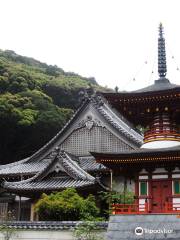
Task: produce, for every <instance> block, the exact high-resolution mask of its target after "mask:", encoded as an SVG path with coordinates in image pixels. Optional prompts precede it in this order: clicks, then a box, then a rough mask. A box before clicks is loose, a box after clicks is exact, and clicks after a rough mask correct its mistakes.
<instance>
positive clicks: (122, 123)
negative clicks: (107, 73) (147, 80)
mask: <svg viewBox="0 0 180 240" xmlns="http://www.w3.org/2000/svg"><path fill="white" fill-rule="evenodd" d="M90 103H91V104H92V105H93V106H94V107H95V109H96V110H97V111H98V112H99V114H100V115H101V116H102V117H103V118H104V119H105V120H106V121H108V123H109V124H110V125H111V126H112V127H114V128H115V129H116V130H118V131H119V133H120V134H121V135H124V136H125V137H126V138H128V139H129V140H131V141H133V142H136V144H137V145H139V146H140V145H141V144H142V142H143V137H142V136H141V135H140V134H139V133H137V132H136V131H135V130H134V129H133V127H132V126H131V125H130V124H129V123H128V122H126V120H125V119H124V118H123V117H122V116H121V115H120V114H119V113H117V112H116V110H115V109H111V107H110V106H109V105H108V104H107V103H106V100H105V99H103V98H100V96H96V97H94V98H92V99H87V100H85V101H84V103H83V104H82V105H81V107H80V108H79V109H78V110H77V111H76V112H75V114H74V115H73V116H72V118H71V119H70V120H69V122H68V123H67V124H66V125H65V126H64V128H63V129H62V130H61V131H60V132H59V133H58V134H57V135H56V136H55V137H54V138H53V139H51V140H50V141H49V142H48V143H47V144H46V145H44V146H43V147H42V148H41V149H40V150H38V151H37V152H36V153H35V154H33V155H32V156H31V157H29V158H26V159H23V160H21V161H17V162H15V163H10V164H7V165H1V166H0V177H4V176H9V177H11V176H17V175H18V174H19V175H34V174H36V173H38V172H41V171H42V170H43V169H44V168H46V167H47V166H48V164H49V161H51V158H52V156H51V157H49V154H48V155H47V156H48V157H47V156H45V157H43V158H42V157H41V155H43V154H45V153H46V152H47V151H48V149H51V151H50V153H52V152H53V151H54V149H55V148H56V147H57V144H58V140H59V139H60V138H61V135H62V134H63V133H64V132H65V131H66V129H67V128H68V127H69V125H71V124H72V123H73V121H74V120H75V119H76V118H77V117H78V115H79V113H80V112H81V111H83V109H84V108H85V107H86V106H87V105H88V104H90ZM69 157H70V154H69ZM71 157H72V160H74V158H75V156H71ZM71 157H70V158H71ZM77 162H78V163H79V166H80V167H81V168H82V169H84V170H85V171H88V172H92V171H103V170H105V169H106V167H104V166H103V165H102V164H99V163H96V162H95V160H94V158H91V157H79V159H77ZM65 169H66V167H65V168H63V169H61V170H62V171H65V172H66V170H65Z"/></svg>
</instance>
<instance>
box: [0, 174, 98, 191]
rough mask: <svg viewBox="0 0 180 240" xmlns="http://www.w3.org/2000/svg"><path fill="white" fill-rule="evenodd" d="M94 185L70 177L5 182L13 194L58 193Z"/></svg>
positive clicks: (5, 185)
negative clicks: (32, 192)
mask: <svg viewBox="0 0 180 240" xmlns="http://www.w3.org/2000/svg"><path fill="white" fill-rule="evenodd" d="M90 185H94V182H91V181H88V180H76V179H72V178H69V177H63V178H57V179H56V178H53V177H52V178H48V179H46V180H38V181H36V180H35V179H34V180H33V181H21V182H14V183H13V182H5V183H4V188H5V189H7V190H11V191H12V190H13V192H19V191H23V192H24V191H32V190H33V191H57V190H62V189H65V188H68V187H73V188H81V187H87V186H90Z"/></svg>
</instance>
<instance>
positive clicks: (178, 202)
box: [173, 198, 180, 210]
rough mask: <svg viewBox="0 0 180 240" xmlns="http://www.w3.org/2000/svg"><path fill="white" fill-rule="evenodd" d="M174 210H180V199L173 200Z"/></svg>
mask: <svg viewBox="0 0 180 240" xmlns="http://www.w3.org/2000/svg"><path fill="white" fill-rule="evenodd" d="M173 208H176V209H177V210H180V198H173Z"/></svg>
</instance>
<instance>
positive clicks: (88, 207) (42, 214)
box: [35, 188, 99, 221]
mask: <svg viewBox="0 0 180 240" xmlns="http://www.w3.org/2000/svg"><path fill="white" fill-rule="evenodd" d="M35 211H36V212H37V213H38V215H39V218H40V220H50V221H77V220H84V219H89V218H91V217H94V218H95V217H98V215H99V209H98V208H97V207H96V204H95V199H94V196H92V195H89V196H88V197H87V198H86V199H84V198H83V197H81V196H79V194H78V193H77V191H76V190H75V189H73V188H68V189H66V190H64V191H62V192H58V193H52V194H50V195H46V194H43V195H42V197H41V199H40V200H39V201H38V202H37V203H36V205H35Z"/></svg>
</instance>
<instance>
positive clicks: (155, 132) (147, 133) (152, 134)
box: [144, 129, 180, 137]
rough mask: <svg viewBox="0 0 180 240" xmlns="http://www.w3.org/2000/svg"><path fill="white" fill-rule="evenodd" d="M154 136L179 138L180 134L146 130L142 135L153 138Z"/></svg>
mask: <svg viewBox="0 0 180 240" xmlns="http://www.w3.org/2000/svg"><path fill="white" fill-rule="evenodd" d="M155 135H173V136H178V137H180V134H179V133H177V131H167V130H158V129H156V130H148V131H146V132H145V133H144V136H145V137H148V136H155Z"/></svg>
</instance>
